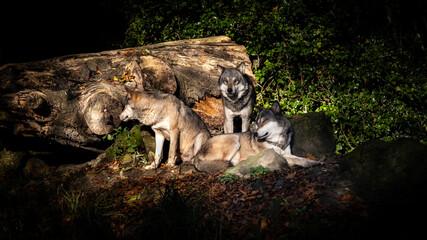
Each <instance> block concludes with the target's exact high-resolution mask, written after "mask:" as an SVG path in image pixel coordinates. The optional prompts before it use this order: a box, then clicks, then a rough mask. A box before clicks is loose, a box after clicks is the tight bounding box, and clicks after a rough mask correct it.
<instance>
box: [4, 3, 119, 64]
mask: <svg viewBox="0 0 427 240" xmlns="http://www.w3.org/2000/svg"><path fill="white" fill-rule="evenodd" d="M0 11H1V12H0V15H1V16H0V20H1V39H2V40H1V46H0V64H5V63H13V62H27V61H36V60H41V59H46V58H51V57H55V56H61V55H67V54H76V53H85V52H99V51H103V50H108V49H112V48H119V47H120V43H121V41H122V38H123V34H124V30H125V22H124V20H123V17H122V15H121V14H120V12H119V8H117V7H116V5H115V3H114V2H113V1H105V3H103V1H80V0H78V1H48V2H43V1H13V2H11V3H9V4H7V5H6V6H2V7H1V10H0Z"/></svg>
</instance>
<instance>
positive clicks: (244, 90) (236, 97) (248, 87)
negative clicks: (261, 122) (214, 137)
mask: <svg viewBox="0 0 427 240" xmlns="http://www.w3.org/2000/svg"><path fill="white" fill-rule="evenodd" d="M244 69H245V63H241V64H240V65H239V66H238V67H237V68H225V67H222V66H220V65H218V71H219V73H220V74H221V76H220V77H219V79H218V89H219V91H220V92H221V96H222V106H223V108H224V133H233V132H235V127H236V126H234V124H233V120H234V118H235V117H240V118H241V120H242V126H241V129H242V132H247V131H248V130H249V124H250V117H251V114H252V111H253V109H254V104H255V89H254V86H253V83H252V81H251V79H250V78H249V77H248V76H247V75H246V74H245V73H244Z"/></svg>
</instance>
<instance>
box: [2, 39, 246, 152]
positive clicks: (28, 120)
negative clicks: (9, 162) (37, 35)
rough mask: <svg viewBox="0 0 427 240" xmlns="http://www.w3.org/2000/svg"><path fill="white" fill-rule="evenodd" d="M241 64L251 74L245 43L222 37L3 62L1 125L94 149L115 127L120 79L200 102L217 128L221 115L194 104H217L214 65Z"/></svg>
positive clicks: (210, 123)
mask: <svg viewBox="0 0 427 240" xmlns="http://www.w3.org/2000/svg"><path fill="white" fill-rule="evenodd" d="M241 62H245V64H246V66H247V69H246V72H247V73H249V75H251V76H252V77H253V75H252V71H251V63H250V60H249V57H248V55H247V54H246V49H245V47H243V46H240V45H237V44H236V43H234V42H232V41H231V39H230V38H228V37H225V36H220V37H211V38H204V39H190V40H180V41H173V42H165V43H159V44H153V45H147V46H142V47H137V48H127V49H118V50H111V51H104V52H99V53H85V54H77V55H68V56H61V57H56V58H52V59H47V60H42V61H37V62H29V63H19V64H6V65H3V66H1V67H0V94H1V95H0V127H3V128H7V129H10V130H11V131H13V132H14V133H15V134H17V135H23V136H39V137H45V138H49V139H53V140H55V141H57V142H60V143H62V144H67V145H73V146H77V147H82V148H88V149H93V150H96V149H97V148H99V144H100V143H101V142H102V140H101V138H100V136H102V135H104V134H106V133H108V132H110V131H112V130H113V129H114V128H115V127H117V126H118V125H119V124H120V120H119V119H118V115H119V113H120V112H121V111H122V109H123V105H124V102H125V94H126V93H125V91H124V84H133V85H134V86H135V87H137V88H139V89H145V90H150V89H159V90H162V91H164V92H168V93H172V94H176V95H177V96H178V97H179V98H181V99H182V100H183V101H184V102H185V103H186V104H188V105H190V106H193V105H195V103H198V105H196V106H195V107H198V108H197V110H198V113H199V114H200V115H202V117H203V118H204V119H205V120H207V121H208V122H207V124H208V126H210V127H211V129H212V128H216V127H217V126H221V125H222V119H220V120H218V116H220V115H218V112H217V111H212V110H209V111H208V112H203V111H204V109H207V108H203V107H200V106H201V105H200V104H203V103H199V101H202V102H203V101H205V100H206V99H209V98H212V99H213V101H211V100H210V101H206V102H215V104H214V106H217V105H218V104H217V103H218V101H217V100H215V99H219V98H220V93H219V91H218V89H217V80H218V77H219V73H218V72H217V65H218V64H220V65H222V66H230V67H231V66H233V67H234V66H237V65H238V64H239V63H241ZM177 90H178V91H177ZM218 121H221V124H219V123H218Z"/></svg>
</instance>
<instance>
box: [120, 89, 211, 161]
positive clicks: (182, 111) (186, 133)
mask: <svg viewBox="0 0 427 240" xmlns="http://www.w3.org/2000/svg"><path fill="white" fill-rule="evenodd" d="M126 91H127V92H128V95H127V103H126V106H125V108H124V110H123V112H122V113H121V114H120V120H122V121H127V120H131V119H137V120H138V121H139V122H141V123H142V124H143V125H147V126H151V128H152V129H153V131H154V133H155V138H156V153H155V157H154V162H153V163H152V164H151V165H149V166H147V167H146V169H153V168H158V167H159V165H160V161H161V158H162V151H163V143H164V141H165V139H166V140H168V141H169V142H170V147H169V156H168V160H167V165H168V166H174V165H175V163H176V159H177V156H178V154H179V155H180V157H181V160H182V161H190V160H191V159H192V158H193V157H194V156H195V155H196V153H197V152H198V151H199V149H200V147H201V146H202V145H203V143H205V142H206V141H207V140H208V139H209V137H210V134H209V132H208V129H207V127H206V125H205V124H204V122H203V121H202V120H201V119H200V117H199V116H198V115H197V114H196V113H195V112H193V110H191V109H190V108H189V107H187V106H186V105H185V104H184V103H183V102H182V101H181V100H179V99H178V98H176V97H175V96H173V95H171V94H167V93H163V92H160V91H157V90H155V91H133V90H130V89H126Z"/></svg>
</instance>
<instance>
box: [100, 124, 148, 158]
mask: <svg viewBox="0 0 427 240" xmlns="http://www.w3.org/2000/svg"><path fill="white" fill-rule="evenodd" d="M140 128H141V126H135V127H133V128H132V129H131V130H128V129H127V128H126V127H125V128H122V127H120V126H119V127H118V128H116V129H114V132H113V133H111V134H107V135H105V136H104V137H103V139H104V140H105V139H107V140H114V139H115V142H114V143H113V144H112V145H111V146H110V147H109V148H108V149H107V150H106V154H107V157H108V158H110V159H118V158H120V157H122V163H127V162H130V161H135V160H138V159H141V160H142V161H143V162H144V163H145V164H146V163H147V162H146V159H145V157H144V155H143V154H140V153H139V148H140V147H142V146H143V145H144V142H143V140H142V136H141V131H140Z"/></svg>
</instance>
